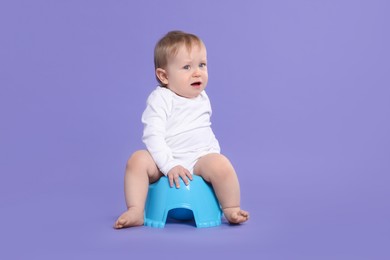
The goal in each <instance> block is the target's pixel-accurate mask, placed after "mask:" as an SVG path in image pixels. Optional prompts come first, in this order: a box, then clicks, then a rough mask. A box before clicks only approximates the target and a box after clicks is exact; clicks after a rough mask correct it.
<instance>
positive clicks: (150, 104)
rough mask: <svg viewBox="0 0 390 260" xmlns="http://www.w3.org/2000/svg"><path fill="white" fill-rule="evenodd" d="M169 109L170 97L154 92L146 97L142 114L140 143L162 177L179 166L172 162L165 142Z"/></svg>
mask: <svg viewBox="0 0 390 260" xmlns="http://www.w3.org/2000/svg"><path fill="white" fill-rule="evenodd" d="M171 108H172V100H171V97H170V95H168V94H167V92H166V91H165V90H164V89H161V90H156V91H153V92H152V93H151V94H150V96H149V97H148V100H147V106H146V109H145V111H144V113H143V114H142V123H143V124H144V132H143V137H142V141H143V142H144V144H145V145H146V148H147V149H148V151H149V152H150V154H151V155H152V157H153V159H154V161H155V163H156V164H157V167H158V168H159V169H160V171H161V172H162V173H163V174H164V175H167V174H168V172H169V171H170V170H171V169H172V168H173V167H175V166H176V165H179V164H180V163H179V162H178V161H176V160H174V158H173V155H172V151H171V149H170V148H169V146H168V145H167V143H166V140H165V138H166V131H167V119H168V117H169V114H170V110H171Z"/></svg>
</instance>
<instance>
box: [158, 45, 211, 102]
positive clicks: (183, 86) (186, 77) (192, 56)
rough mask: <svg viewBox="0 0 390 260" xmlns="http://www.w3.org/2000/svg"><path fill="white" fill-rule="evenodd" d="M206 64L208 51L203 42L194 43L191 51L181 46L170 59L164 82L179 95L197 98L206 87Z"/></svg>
mask: <svg viewBox="0 0 390 260" xmlns="http://www.w3.org/2000/svg"><path fill="white" fill-rule="evenodd" d="M206 65H207V53H206V48H205V47H204V45H203V44H201V45H200V46H199V45H197V44H194V45H193V46H192V48H191V51H188V49H187V48H186V46H181V47H180V48H179V50H178V52H177V55H176V56H175V57H171V58H170V59H168V66H167V68H166V70H165V72H166V82H164V83H165V84H167V87H168V88H169V89H170V90H172V91H173V92H175V93H176V94H177V95H179V96H182V97H186V98H195V97H197V96H198V95H199V94H200V93H201V92H202V91H203V90H204V89H205V88H206V85H207V81H208V74H207V66H206Z"/></svg>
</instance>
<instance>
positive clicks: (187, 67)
mask: <svg viewBox="0 0 390 260" xmlns="http://www.w3.org/2000/svg"><path fill="white" fill-rule="evenodd" d="M190 68H191V67H190V65H185V66H184V67H183V69H185V70H189V69H190Z"/></svg>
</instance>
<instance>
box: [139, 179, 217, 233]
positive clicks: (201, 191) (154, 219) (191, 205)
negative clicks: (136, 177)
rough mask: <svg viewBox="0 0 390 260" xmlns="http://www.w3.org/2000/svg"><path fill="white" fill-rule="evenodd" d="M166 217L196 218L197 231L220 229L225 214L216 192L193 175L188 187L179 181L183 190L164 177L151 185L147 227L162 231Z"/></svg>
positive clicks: (147, 208)
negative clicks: (217, 227)
mask: <svg viewBox="0 0 390 260" xmlns="http://www.w3.org/2000/svg"><path fill="white" fill-rule="evenodd" d="M167 216H169V217H172V218H174V219H178V220H189V219H192V218H194V219H195V223H196V227H198V228H202V227H214V226H219V225H221V217H222V211H221V207H220V206H219V203H218V200H217V198H216V196H215V193H214V190H213V188H212V187H211V185H210V184H208V183H207V182H205V181H204V180H203V178H202V177H200V176H197V175H193V180H192V181H190V183H189V185H188V186H186V185H185V184H184V182H183V180H182V179H181V178H180V188H179V189H177V188H176V187H172V188H171V187H170V186H169V181H168V178H167V177H165V176H163V177H161V178H160V180H158V181H157V182H155V183H153V184H151V185H149V191H148V197H147V199H146V204H145V219H144V223H145V226H150V227H157V228H163V227H164V226H165V222H166V220H167Z"/></svg>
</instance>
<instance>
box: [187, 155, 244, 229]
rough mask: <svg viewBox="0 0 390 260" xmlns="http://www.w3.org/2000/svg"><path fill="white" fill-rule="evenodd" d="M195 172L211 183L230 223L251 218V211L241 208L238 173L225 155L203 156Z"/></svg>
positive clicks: (196, 165)
mask: <svg viewBox="0 0 390 260" xmlns="http://www.w3.org/2000/svg"><path fill="white" fill-rule="evenodd" d="M194 173H195V174H197V175H200V176H202V178H203V179H204V180H205V181H207V182H210V183H211V185H212V186H213V188H214V191H215V194H216V196H217V198H218V201H219V203H220V204H221V207H222V210H223V214H224V215H225V217H226V219H227V220H228V221H229V222H230V223H233V224H239V223H242V222H245V221H247V220H248V219H249V213H248V212H247V211H244V210H242V209H241V208H240V185H239V182H238V178H237V174H236V172H235V170H234V168H233V166H232V165H231V163H230V161H229V160H228V159H227V158H226V157H225V156H223V155H221V154H217V153H213V154H208V155H205V156H203V157H201V158H200V159H199V160H198V162H197V163H196V164H195V168H194Z"/></svg>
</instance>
